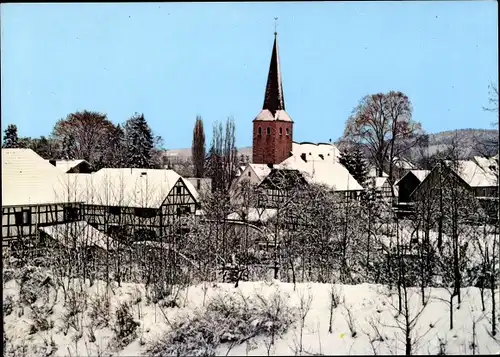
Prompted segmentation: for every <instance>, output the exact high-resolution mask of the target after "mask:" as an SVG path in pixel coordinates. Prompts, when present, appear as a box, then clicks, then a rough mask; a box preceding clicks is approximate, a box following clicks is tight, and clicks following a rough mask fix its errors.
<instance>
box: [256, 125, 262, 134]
mask: <svg viewBox="0 0 500 357" xmlns="http://www.w3.org/2000/svg"><path fill="white" fill-rule="evenodd" d="M257 132H258V133H259V135H262V128H261V127H260V126H259V129H258V130H257Z"/></svg>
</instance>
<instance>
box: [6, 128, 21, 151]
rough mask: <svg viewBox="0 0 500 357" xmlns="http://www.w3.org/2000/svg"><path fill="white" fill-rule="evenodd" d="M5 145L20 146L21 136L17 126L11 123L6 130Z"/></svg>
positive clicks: (7, 146) (10, 146) (9, 146)
mask: <svg viewBox="0 0 500 357" xmlns="http://www.w3.org/2000/svg"><path fill="white" fill-rule="evenodd" d="M4 133H5V135H4V137H3V145H2V146H3V147H4V148H8V149H14V148H19V137H18V136H17V126H16V125H14V124H9V125H8V126H7V129H5V131H4Z"/></svg>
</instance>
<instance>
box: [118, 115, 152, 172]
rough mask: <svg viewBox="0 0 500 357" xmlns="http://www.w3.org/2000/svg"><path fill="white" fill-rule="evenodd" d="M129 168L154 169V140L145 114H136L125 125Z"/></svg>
mask: <svg viewBox="0 0 500 357" xmlns="http://www.w3.org/2000/svg"><path fill="white" fill-rule="evenodd" d="M125 141H126V145H127V157H126V161H127V167H136V168H145V169H147V168H153V166H154V163H153V160H152V150H153V148H154V138H153V133H152V131H151V128H150V127H149V125H148V123H147V122H146V119H145V118H144V114H137V113H136V114H135V115H134V116H133V117H131V118H130V119H129V120H127V122H126V123H125Z"/></svg>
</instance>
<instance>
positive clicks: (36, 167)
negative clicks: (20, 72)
mask: <svg viewBox="0 0 500 357" xmlns="http://www.w3.org/2000/svg"><path fill="white" fill-rule="evenodd" d="M65 176H66V174H64V173H63V172H61V170H59V169H57V168H56V167H55V166H54V165H52V164H50V163H49V162H48V161H46V160H44V159H43V158H42V157H40V156H39V155H38V154H36V153H35V152H34V151H33V150H31V149H2V206H16V205H39V204H49V203H67V202H74V201H75V200H74V199H68V198H67V195H66V194H65V187H64V186H65V185H64V179H65Z"/></svg>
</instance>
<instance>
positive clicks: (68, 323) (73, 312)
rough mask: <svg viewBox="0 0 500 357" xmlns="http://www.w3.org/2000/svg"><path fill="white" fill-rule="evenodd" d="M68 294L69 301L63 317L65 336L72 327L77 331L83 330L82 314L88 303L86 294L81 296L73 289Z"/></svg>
mask: <svg viewBox="0 0 500 357" xmlns="http://www.w3.org/2000/svg"><path fill="white" fill-rule="evenodd" d="M68 293H69V294H68V295H69V298H68V300H67V304H66V310H65V312H64V313H63V314H62V316H61V319H62V321H63V333H64V335H66V334H67V333H68V331H69V328H70V327H73V328H74V329H75V330H76V331H80V330H81V328H82V320H81V314H82V312H83V311H84V310H85V302H86V296H85V294H83V295H82V294H79V293H77V292H75V291H74V290H73V289H70V290H69V291H68Z"/></svg>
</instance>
